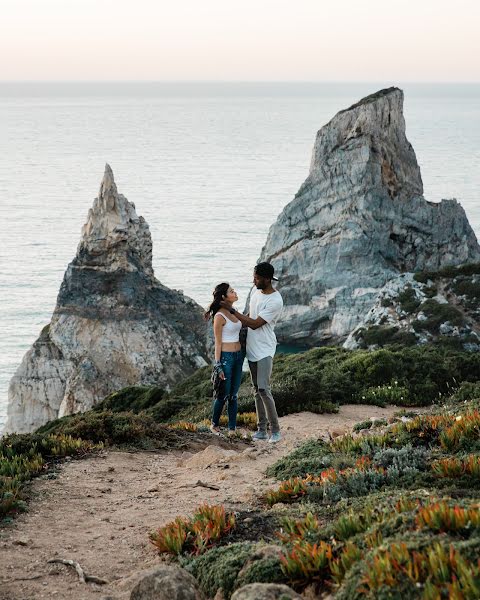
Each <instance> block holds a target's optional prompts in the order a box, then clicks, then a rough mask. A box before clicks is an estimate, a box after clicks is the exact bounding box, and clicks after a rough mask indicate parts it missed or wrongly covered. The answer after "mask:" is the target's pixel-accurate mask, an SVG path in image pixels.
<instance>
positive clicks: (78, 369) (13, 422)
mask: <svg viewBox="0 0 480 600" xmlns="http://www.w3.org/2000/svg"><path fill="white" fill-rule="evenodd" d="M206 331H207V328H206V324H205V322H204V320H203V317H202V308H201V307H200V306H199V305H198V304H196V303H195V302H193V301H192V300H190V299H189V298H187V297H186V296H184V295H183V294H182V293H181V292H179V291H176V290H171V289H169V288H167V287H165V286H164V285H162V284H161V283H160V282H159V281H158V280H157V279H155V277H154V273H153V268H152V239H151V235H150V230H149V228H148V225H147V223H146V222H145V220H144V218H143V217H139V216H137V213H136V211H135V206H134V204H133V203H131V202H129V201H128V200H127V199H126V198H125V197H124V196H123V195H122V194H119V193H118V192H117V187H116V185H115V182H114V178H113V173H112V170H111V168H110V167H109V166H108V165H107V166H106V168H105V174H104V177H103V181H102V183H101V187H100V192H99V195H98V198H96V199H95V201H94V204H93V207H92V208H91V209H90V211H89V213H88V219H87V222H86V224H85V225H84V227H83V229H82V235H81V240H80V243H79V245H78V249H77V254H76V256H75V258H74V259H73V261H72V262H71V263H70V264H69V265H68V268H67V271H66V273H65V276H64V279H63V282H62V285H61V288H60V292H59V294H58V298H57V304H56V307H55V311H54V313H53V316H52V320H51V322H50V324H49V325H48V326H46V327H45V328H44V329H43V331H42V332H41V334H40V336H39V338H38V339H37V340H36V342H35V343H34V344H33V346H32V348H31V349H30V350H29V351H28V352H27V354H26V355H25V357H24V359H23V361H22V363H21V365H20V366H19V368H18V369H17V372H16V373H15V375H14V376H13V378H12V380H11V382H10V387H9V394H8V395H9V402H8V420H7V425H6V431H7V432H12V431H17V432H25V431H31V430H33V429H35V428H36V427H38V426H40V425H42V424H43V423H45V422H46V421H49V420H51V419H54V418H56V417H61V416H63V415H68V414H72V413H75V412H78V411H84V410H87V409H89V408H91V407H92V406H93V405H94V404H96V402H98V401H99V400H101V399H103V398H104V397H105V396H106V395H107V394H109V393H111V392H113V391H115V390H118V389H120V388H122V387H125V386H130V385H139V384H143V385H157V386H162V387H165V388H167V389H168V388H169V387H170V386H172V385H173V384H174V383H177V382H178V381H179V380H181V379H182V378H184V377H186V376H187V375H189V374H191V373H192V372H193V371H194V370H195V369H197V368H198V367H200V366H203V365H205V364H206V360H207V358H208V353H207V347H206V344H207V340H206Z"/></svg>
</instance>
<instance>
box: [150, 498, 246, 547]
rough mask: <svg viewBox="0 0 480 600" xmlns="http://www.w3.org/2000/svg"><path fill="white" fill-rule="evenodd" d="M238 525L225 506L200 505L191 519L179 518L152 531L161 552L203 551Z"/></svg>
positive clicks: (152, 539) (151, 537)
mask: <svg viewBox="0 0 480 600" xmlns="http://www.w3.org/2000/svg"><path fill="white" fill-rule="evenodd" d="M234 527H235V515H234V514H233V513H228V514H227V513H226V512H225V507H223V506H209V505H208V504H204V505H203V506H200V507H199V508H198V509H197V510H196V511H195V513H194V514H193V516H192V518H191V519H185V518H182V517H177V518H176V519H175V520H174V521H172V522H171V523H168V524H167V525H164V526H163V527H160V528H159V529H158V530H157V531H154V532H153V533H151V534H150V540H151V542H152V543H153V545H154V546H155V547H156V548H157V550H158V552H159V554H163V553H167V554H173V555H179V554H183V553H191V554H203V552H205V551H206V550H208V549H209V548H211V547H212V546H213V545H214V544H215V543H216V542H218V541H219V540H220V538H222V537H224V536H225V535H227V533H228V532H229V531H230V530H231V529H233V528H234Z"/></svg>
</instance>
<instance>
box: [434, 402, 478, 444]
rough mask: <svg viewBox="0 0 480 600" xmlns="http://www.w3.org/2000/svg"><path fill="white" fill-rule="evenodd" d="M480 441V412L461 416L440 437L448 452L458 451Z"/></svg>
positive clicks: (476, 411) (475, 411)
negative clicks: (470, 443)
mask: <svg viewBox="0 0 480 600" xmlns="http://www.w3.org/2000/svg"><path fill="white" fill-rule="evenodd" d="M479 440H480V411H479V410H474V411H472V412H469V413H466V414H464V415H459V416H458V417H457V418H456V419H454V420H453V422H452V424H451V425H450V426H449V427H446V428H445V430H444V431H443V432H442V433H441V435H440V444H441V445H442V447H443V448H445V449H446V450H457V449H459V448H462V447H464V446H466V445H468V443H469V442H478V441H479Z"/></svg>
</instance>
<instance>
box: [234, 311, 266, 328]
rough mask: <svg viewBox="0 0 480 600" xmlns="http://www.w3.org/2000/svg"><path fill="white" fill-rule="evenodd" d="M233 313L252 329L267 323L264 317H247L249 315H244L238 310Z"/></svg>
mask: <svg viewBox="0 0 480 600" xmlns="http://www.w3.org/2000/svg"><path fill="white" fill-rule="evenodd" d="M233 314H234V316H235V317H237V319H238V320H239V321H240V323H241V324H242V325H246V326H247V327H249V328H250V329H258V328H259V327H262V326H263V325H265V323H266V321H265V319H262V317H257V318H256V319H252V318H251V317H247V315H243V314H242V313H241V312H238V310H235V313H233Z"/></svg>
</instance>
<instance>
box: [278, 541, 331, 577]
mask: <svg viewBox="0 0 480 600" xmlns="http://www.w3.org/2000/svg"><path fill="white" fill-rule="evenodd" d="M332 558H333V554H332V547H331V545H330V544H327V543H326V542H323V541H321V542H319V543H316V544H310V543H309V542H305V541H304V540H298V541H297V542H295V543H294V545H293V548H292V549H291V550H290V551H289V552H287V553H286V554H283V555H281V557H280V561H281V567H282V571H283V572H284V573H285V575H286V576H287V577H288V578H289V579H290V581H292V582H293V583H297V584H300V585H306V584H308V583H310V582H312V581H316V582H319V581H324V580H325V579H327V578H328V577H329V571H330V568H329V561H330V560H331V559H332Z"/></svg>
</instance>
